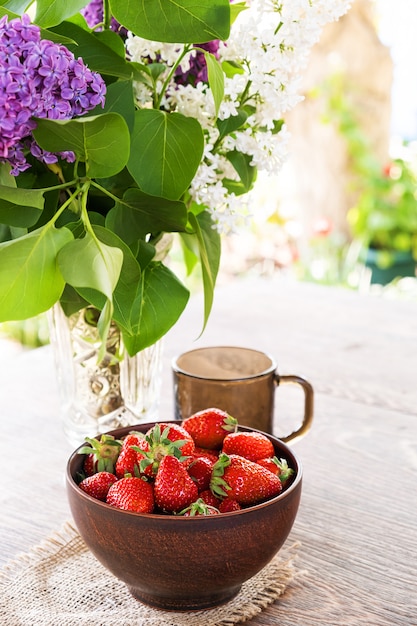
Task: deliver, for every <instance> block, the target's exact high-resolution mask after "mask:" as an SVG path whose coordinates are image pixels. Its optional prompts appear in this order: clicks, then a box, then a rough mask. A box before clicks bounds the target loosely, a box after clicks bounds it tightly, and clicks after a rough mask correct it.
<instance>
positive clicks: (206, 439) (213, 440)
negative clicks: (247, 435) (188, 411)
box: [182, 408, 237, 450]
mask: <svg viewBox="0 0 417 626" xmlns="http://www.w3.org/2000/svg"><path fill="white" fill-rule="evenodd" d="M182 426H183V427H184V428H185V430H186V431H188V432H189V433H190V435H191V436H192V438H193V439H194V443H195V445H196V446H199V447H200V448H207V449H208V450H215V449H220V448H221V447H222V444H223V439H224V438H225V436H226V435H227V433H232V432H235V431H236V429H237V420H236V419H235V418H234V417H232V416H231V415H229V414H228V413H226V412H225V411H222V410H221V409H216V408H211V409H205V410H204V411H198V412H197V413H194V414H193V415H191V416H190V417H187V418H186V419H184V420H183V421H182Z"/></svg>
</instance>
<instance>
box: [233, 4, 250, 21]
mask: <svg viewBox="0 0 417 626" xmlns="http://www.w3.org/2000/svg"><path fill="white" fill-rule="evenodd" d="M247 9H248V5H247V4H246V2H234V3H233V4H231V5H230V21H231V23H232V24H233V22H234V21H235V19H236V18H237V16H238V15H239V13H242V11H246V10H247Z"/></svg>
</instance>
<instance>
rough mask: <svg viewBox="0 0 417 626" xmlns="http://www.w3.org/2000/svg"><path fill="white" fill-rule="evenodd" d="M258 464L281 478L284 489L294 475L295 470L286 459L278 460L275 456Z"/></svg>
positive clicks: (261, 460) (259, 461)
mask: <svg viewBox="0 0 417 626" xmlns="http://www.w3.org/2000/svg"><path fill="white" fill-rule="evenodd" d="M256 462H257V463H258V465H262V467H265V468H266V469H268V470H269V471H270V472H272V473H273V474H275V475H276V476H279V479H280V481H281V483H282V486H283V487H286V486H287V484H288V482H289V479H290V478H291V476H292V475H293V474H294V470H293V469H292V468H291V467H288V462H287V460H286V459H278V458H277V457H276V456H274V457H269V458H267V459H259V460H258V461H256Z"/></svg>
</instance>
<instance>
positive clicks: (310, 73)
mask: <svg viewBox="0 0 417 626" xmlns="http://www.w3.org/2000/svg"><path fill="white" fill-rule="evenodd" d="M416 32H417V4H416V2H415V0H396V1H395V2H393V1H392V0H354V1H353V2H352V8H351V9H350V11H349V12H348V13H347V14H346V15H345V16H344V17H343V18H342V19H341V20H340V21H339V22H337V23H335V24H330V25H328V26H327V27H326V28H325V30H324V32H323V35H322V38H321V40H320V42H319V43H318V44H317V45H316V46H315V48H314V49H313V52H312V54H311V57H310V63H309V66H308V68H307V70H306V71H304V73H303V77H304V78H303V85H302V92H303V96H304V100H303V102H302V103H301V104H299V105H297V107H296V108H295V109H294V111H293V112H291V114H290V115H288V116H287V117H286V119H285V122H286V124H287V126H288V129H289V131H290V133H291V137H292V139H291V144H290V155H289V157H288V159H287V162H286V163H285V165H284V167H283V168H282V170H281V172H280V173H279V174H278V175H276V176H274V177H272V178H271V177H268V178H266V177H264V176H259V177H258V180H257V182H256V186H255V189H254V190H253V192H252V193H251V198H250V213H251V219H249V220H248V225H247V226H246V227H242V228H241V230H240V231H239V233H236V234H232V235H228V236H227V237H225V238H224V241H223V253H222V263H221V269H220V274H219V279H218V284H227V282H228V281H230V280H234V279H236V277H239V276H243V275H248V274H251V275H259V276H271V275H274V274H275V273H278V272H279V273H282V274H285V275H286V276H288V277H290V278H292V279H294V280H300V281H312V282H317V283H320V284H325V285H329V286H331V285H334V286H338V287H341V288H346V289H355V290H362V291H367V292H369V293H371V294H373V295H375V297H380V298H384V297H389V298H407V299H417V278H416V259H417V69H416V68H417V64H416V62H415V59H416V58H417V38H416V37H415V33H416ZM174 262H175V260H174ZM196 284H197V281H196ZM0 342H1V350H2V356H3V357H4V356H6V354H8V353H10V352H14V351H16V350H21V349H29V348H31V347H36V346H39V345H43V344H45V343H47V342H48V328H47V322H46V317H45V316H43V315H41V316H39V317H38V318H35V319H32V320H26V321H24V322H12V323H11V322H9V323H4V324H1V325H0Z"/></svg>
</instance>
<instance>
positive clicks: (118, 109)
mask: <svg viewBox="0 0 417 626" xmlns="http://www.w3.org/2000/svg"><path fill="white" fill-rule="evenodd" d="M103 112H104V113H118V114H119V115H121V116H122V117H123V118H124V120H125V122H126V124H127V127H128V129H129V132H132V130H133V126H134V123H135V104H134V98H133V85H132V82H131V81H128V80H119V81H117V82H115V83H112V84H111V85H109V86H108V87H107V93H106V102H105V105H104V108H103Z"/></svg>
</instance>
